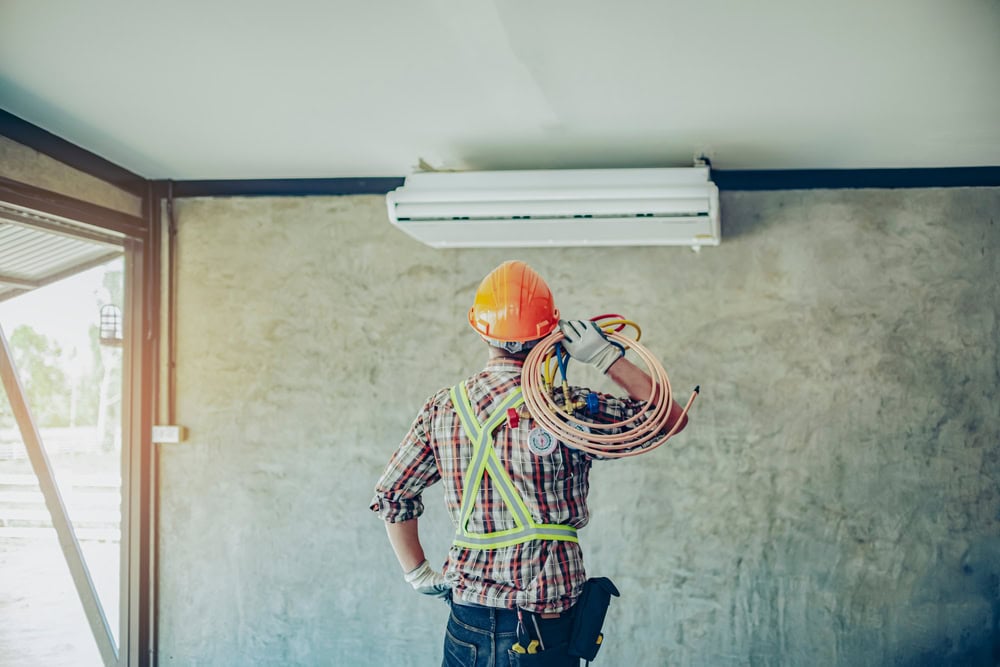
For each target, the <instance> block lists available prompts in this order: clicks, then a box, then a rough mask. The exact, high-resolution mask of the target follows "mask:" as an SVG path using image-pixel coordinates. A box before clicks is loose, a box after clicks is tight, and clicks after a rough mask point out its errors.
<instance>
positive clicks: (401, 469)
mask: <svg viewBox="0 0 1000 667" xmlns="http://www.w3.org/2000/svg"><path fill="white" fill-rule="evenodd" d="M429 414H430V408H429V405H425V406H424V409H422V410H421V411H420V414H418V415H417V418H416V419H415V420H414V421H413V425H412V426H410V430H409V432H407V434H406V437H404V438H403V441H402V442H401V443H400V445H399V448H398V449H397V450H396V451H395V453H394V454H393V455H392V458H391V459H390V460H389V465H388V466H386V469H385V472H384V473H382V477H380V478H379V480H378V482H377V483H376V484H375V496H374V497H373V498H372V501H371V504H370V505H369V509H371V511H373V512H375V513H376V514H378V515H379V516H380V517H381V518H382V520H383V521H386V522H388V523H399V522H400V521H409V520H410V519H415V518H417V517H419V516H420V515H421V514H423V513H424V503H423V500H422V498H421V494H422V493H423V490H424V489H425V488H427V487H428V486H430V485H432V484H434V483H435V482H437V481H438V480H440V479H441V474H440V472H439V471H438V467H437V461H436V459H435V458H434V450H433V448H432V447H431V445H430V440H429V438H428V437H427V419H428V415H429Z"/></svg>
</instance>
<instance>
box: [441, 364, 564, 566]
mask: <svg viewBox="0 0 1000 667" xmlns="http://www.w3.org/2000/svg"><path fill="white" fill-rule="evenodd" d="M450 393H451V401H452V404H453V405H454V406H455V411H456V412H457V413H458V416H459V421H460V423H461V425H462V428H463V429H464V430H465V434H466V436H467V437H468V438H469V440H470V441H471V443H472V460H471V462H470V465H469V468H468V469H467V470H466V474H465V478H464V480H463V488H462V500H461V507H460V511H459V527H458V535H456V537H455V541H454V544H455V545H456V546H459V547H465V548H468V549H484V550H490V549H499V548H501V547H507V546H513V545H515V544H521V543H524V542H528V541H531V540H561V541H565V542H579V539H578V538H577V535H576V528H574V527H573V526H565V525H560V524H551V523H547V524H542V523H537V522H536V521H535V519H534V517H532V515H531V512H530V511H529V510H528V506H527V504H526V503H525V502H524V499H523V498H522V497H521V494H520V493H518V491H517V486H515V484H514V481H513V480H512V479H511V477H510V474H509V473H508V472H507V469H506V468H504V466H503V463H502V462H501V461H500V457H499V456H498V455H497V453H496V450H495V449H493V431H494V430H495V429H496V428H497V427H498V426H499V425H500V424H501V423H503V421H504V420H505V419H506V418H507V410H508V409H509V408H516V407H518V406H519V405H521V403H523V402H524V396H523V394H522V393H521V388H520V387H517V388H516V389H514V390H513V391H512V392H511V393H510V394H508V395H507V396H506V397H505V398H504V400H503V401H501V402H500V405H499V407H498V408H497V409H496V410H495V411H494V412H493V414H491V415H490V416H489V418H487V419H486V421H485V422H484V423H482V424H480V423H479V420H478V419H477V418H476V413H475V408H474V407H473V406H472V401H471V400H470V399H469V394H468V391H467V389H466V387H465V383H464V382H463V383H459V384H458V385H456V386H454V387H452V388H451V392H450ZM484 475H489V476H490V478H491V479H492V480H493V482H494V484H495V486H496V489H497V491H498V492H499V494H500V497H501V500H502V501H503V503H504V506H505V507H507V509H508V510H510V513H511V516H512V517H513V519H514V524H515V526H514V528H507V529H505V530H498V531H494V532H491V533H480V534H477V533H471V532H469V529H468V527H469V521H471V519H472V512H473V510H474V509H475V502H476V496H477V495H478V493H479V489H480V486H481V485H482V483H483V477H484Z"/></svg>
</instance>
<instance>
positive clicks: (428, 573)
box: [404, 560, 451, 597]
mask: <svg viewBox="0 0 1000 667" xmlns="http://www.w3.org/2000/svg"><path fill="white" fill-rule="evenodd" d="M404 576H405V578H406V583H408V584H409V585H411V586H413V590H415V591H416V592H418V593H423V594H424V595H433V596H435V597H444V596H445V595H447V594H448V591H450V590H451V586H449V585H448V584H447V583H445V580H444V575H443V574H441V573H440V572H435V571H434V570H432V569H431V566H430V565H429V564H428V563H427V561H426V560H425V561H424V562H423V563H421V564H420V565H418V566H417V567H416V568H414V569H412V570H410V571H409V572H407V573H406V574H405V575H404Z"/></svg>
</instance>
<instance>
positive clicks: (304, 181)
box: [159, 177, 403, 198]
mask: <svg viewBox="0 0 1000 667" xmlns="http://www.w3.org/2000/svg"><path fill="white" fill-rule="evenodd" d="M159 183H165V181H159ZM402 184H403V179H402V178H397V177H389V178H291V179H288V178H277V179H258V180H254V179H249V180H240V179H235V180H217V181H174V182H173V193H174V197H175V198H176V197H308V196H322V195H326V196H331V195H333V196H340V195H384V194H385V193H387V192H389V191H390V190H394V189H396V188H397V187H399V186H400V185H402Z"/></svg>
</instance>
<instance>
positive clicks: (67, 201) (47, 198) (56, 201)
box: [0, 176, 146, 239]
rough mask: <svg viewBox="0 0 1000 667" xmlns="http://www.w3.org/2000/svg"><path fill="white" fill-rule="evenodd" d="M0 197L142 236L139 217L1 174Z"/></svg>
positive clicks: (130, 234)
mask: <svg viewBox="0 0 1000 667" xmlns="http://www.w3.org/2000/svg"><path fill="white" fill-rule="evenodd" d="M0 201H5V202H8V203H10V204H14V205H15V206H21V207H23V208H27V209H31V210H34V211H41V212H42V213H48V214H49V215H54V216H57V217H60V218H65V219H67V220H73V221H76V222H82V223H84V224H88V225H93V226H95V227H100V228H102V229H109V230H111V231H114V232H118V233H120V234H124V235H125V236H128V237H131V238H138V239H141V238H144V237H145V236H146V221H145V220H143V219H142V218H139V217H136V216H134V215H129V214H128V213H122V212H121V211H116V210H114V209H110V208H105V207H104V206H98V205H97V204H91V203H90V202H85V201H82V200H80V199H74V198H73V197H67V196H66V195H62V194H59V193H56V192H52V191H50V190H43V189H42V188H36V187H35V186H33V185H28V184H26V183H21V182H19V181H12V180H11V179H9V178H4V177H2V176H0Z"/></svg>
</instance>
